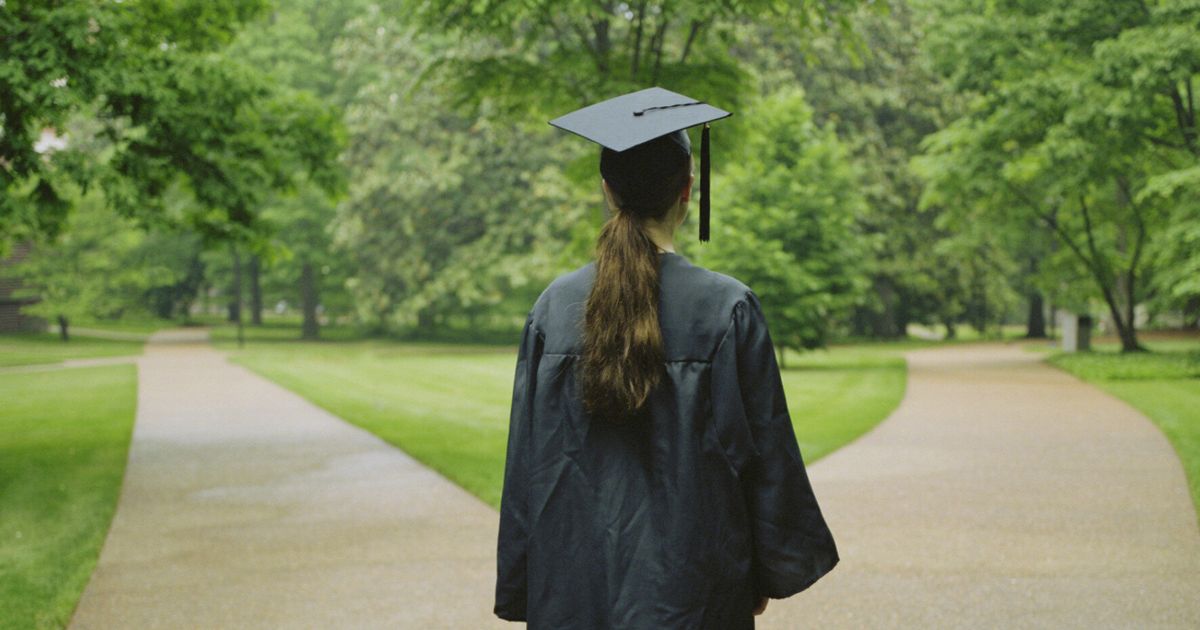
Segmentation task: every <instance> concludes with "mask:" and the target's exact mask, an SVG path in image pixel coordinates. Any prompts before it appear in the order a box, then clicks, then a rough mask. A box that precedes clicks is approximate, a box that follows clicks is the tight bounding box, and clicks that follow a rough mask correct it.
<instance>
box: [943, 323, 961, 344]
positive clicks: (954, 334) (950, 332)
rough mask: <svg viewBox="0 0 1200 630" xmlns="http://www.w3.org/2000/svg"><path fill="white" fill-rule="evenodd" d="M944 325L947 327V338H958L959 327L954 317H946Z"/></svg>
mask: <svg viewBox="0 0 1200 630" xmlns="http://www.w3.org/2000/svg"><path fill="white" fill-rule="evenodd" d="M942 325H943V326H945V327H946V339H958V328H956V327H955V326H954V320H953V319H949V318H947V319H945V320H944V321H942Z"/></svg>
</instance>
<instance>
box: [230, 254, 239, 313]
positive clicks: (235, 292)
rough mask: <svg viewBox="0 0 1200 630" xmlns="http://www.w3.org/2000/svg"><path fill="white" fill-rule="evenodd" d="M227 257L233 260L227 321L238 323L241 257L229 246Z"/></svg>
mask: <svg viewBox="0 0 1200 630" xmlns="http://www.w3.org/2000/svg"><path fill="white" fill-rule="evenodd" d="M229 255H230V257H231V258H232V259H233V268H232V269H231V270H230V271H232V272H233V277H232V278H230V280H231V283H232V286H230V287H229V321H230V322H240V321H241V320H242V256H241V254H239V253H238V250H237V246H236V245H230V246H229Z"/></svg>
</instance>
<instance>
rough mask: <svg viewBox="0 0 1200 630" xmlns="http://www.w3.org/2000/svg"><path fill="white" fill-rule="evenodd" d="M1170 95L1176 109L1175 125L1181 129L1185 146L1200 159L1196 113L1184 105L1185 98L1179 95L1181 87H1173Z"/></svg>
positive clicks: (1180, 133) (1180, 132)
mask: <svg viewBox="0 0 1200 630" xmlns="http://www.w3.org/2000/svg"><path fill="white" fill-rule="evenodd" d="M1190 87H1191V86H1190V85H1189V88H1190ZM1169 94H1170V96H1171V105H1172V106H1174V108H1175V124H1176V125H1177V126H1178V127H1179V135H1180V136H1182V137H1183V144H1184V146H1186V147H1187V150H1188V151H1190V152H1191V153H1192V155H1195V156H1196V157H1200V148H1198V147H1197V146H1196V117H1195V112H1194V111H1189V107H1188V106H1187V105H1185V104H1184V102H1183V96H1181V95H1180V94H1179V86H1177V85H1176V86H1172V87H1171V91H1170V92H1169Z"/></svg>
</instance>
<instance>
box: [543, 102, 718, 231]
mask: <svg viewBox="0 0 1200 630" xmlns="http://www.w3.org/2000/svg"><path fill="white" fill-rule="evenodd" d="M727 116H730V113H729V112H727V111H725V110H723V109H717V108H716V107H713V106H712V105H708V104H706V103H703V102H701V101H697V100H696V99H693V98H690V97H687V96H684V95H682V94H676V93H675V92H672V91H670V90H664V89H662V88H658V87H652V88H647V89H644V90H639V91H637V92H631V93H629V94H625V95H623V96H618V97H615V98H610V99H608V100H607V101H602V102H599V103H596V104H594V105H588V106H587V107H584V108H583V109H578V110H575V111H573V112H571V113H569V114H566V115H563V116H559V117H558V118H555V119H554V120H551V121H550V124H551V125H554V126H555V127H558V128H559V129H563V130H565V131H570V132H571V133H574V134H576V135H579V136H582V137H584V138H587V139H588V140H591V141H592V142H595V143H597V144H599V145H601V146H603V147H605V148H608V149H611V150H612V151H616V152H618V153H620V152H624V151H627V150H629V149H632V148H634V147H638V146H641V145H645V144H646V143H649V142H651V141H653V140H657V139H659V138H662V137H664V136H665V137H669V138H670V139H671V140H673V141H674V142H673V143H668V144H667V145H666V146H670V147H677V148H678V149H679V150H682V151H683V152H684V153H685V154H686V155H691V153H692V145H691V142H690V141H689V140H688V137H687V131H686V130H687V128H688V127H694V126H696V125H701V124H702V125H704V129H703V131H702V132H701V135H700V240H701V241H707V240H708V227H709V226H708V214H709V198H708V197H709V196H708V186H709V183H708V181H709V155H708V123H710V122H712V121H714V120H720V119H722V118H725V117H727ZM643 163H644V162H643ZM601 168H602V169H603V168H604V166H603V165H602V166H601ZM605 177H606V179H607V178H608V173H605Z"/></svg>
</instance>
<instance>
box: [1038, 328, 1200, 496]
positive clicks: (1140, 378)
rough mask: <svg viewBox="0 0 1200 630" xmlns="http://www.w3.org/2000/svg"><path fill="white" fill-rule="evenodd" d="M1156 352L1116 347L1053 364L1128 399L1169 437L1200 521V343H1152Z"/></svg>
mask: <svg viewBox="0 0 1200 630" xmlns="http://www.w3.org/2000/svg"><path fill="white" fill-rule="evenodd" d="M1146 345H1147V346H1149V347H1150V348H1151V349H1152V350H1154V352H1149V353H1135V354H1129V355H1122V354H1120V353H1118V352H1116V349H1115V348H1113V347H1111V346H1106V345H1105V346H1101V347H1100V348H1099V349H1098V351H1096V352H1090V353H1078V354H1058V355H1055V356H1052V357H1051V358H1050V359H1049V360H1050V362H1051V363H1053V364H1054V365H1057V366H1059V367H1061V368H1063V369H1065V370H1067V371H1069V372H1071V373H1073V374H1075V375H1076V376H1079V377H1080V378H1082V379H1085V380H1087V381H1089V382H1092V383H1094V384H1095V385H1097V386H1098V387H1100V388H1102V389H1104V390H1105V391H1107V392H1109V393H1111V394H1113V395H1114V396H1116V397H1118V398H1120V399H1121V400H1124V401H1125V402H1127V403H1129V404H1130V405H1132V406H1133V407H1135V408H1136V409H1137V410H1138V411H1141V412H1142V413H1144V414H1146V416H1147V417H1148V418H1150V419H1151V420H1152V421H1154V423H1155V424H1157V425H1158V427H1159V428H1160V429H1161V430H1162V432H1163V434H1164V435H1166V437H1167V439H1168V440H1169V441H1170V442H1171V445H1172V446H1174V447H1175V451H1176V452H1177V453H1178V454H1179V459H1180V461H1181V462H1182V463H1183V468H1184V472H1185V473H1186V474H1187V478H1188V485H1189V486H1190V488H1191V492H1192V503H1193V504H1194V505H1195V506H1196V510H1197V515H1198V516H1200V341H1163V342H1157V343H1155V342H1150V343H1147V344H1146Z"/></svg>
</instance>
